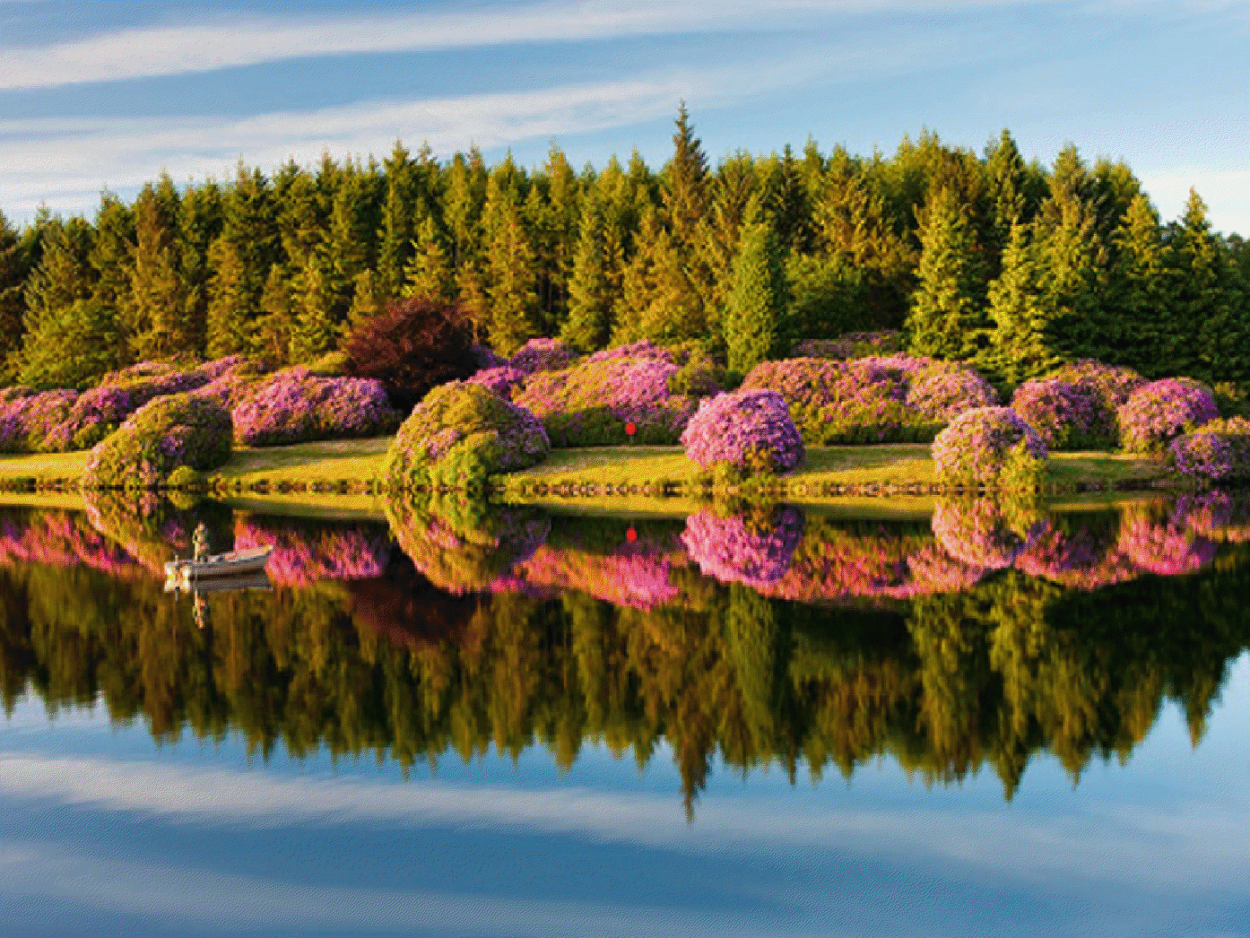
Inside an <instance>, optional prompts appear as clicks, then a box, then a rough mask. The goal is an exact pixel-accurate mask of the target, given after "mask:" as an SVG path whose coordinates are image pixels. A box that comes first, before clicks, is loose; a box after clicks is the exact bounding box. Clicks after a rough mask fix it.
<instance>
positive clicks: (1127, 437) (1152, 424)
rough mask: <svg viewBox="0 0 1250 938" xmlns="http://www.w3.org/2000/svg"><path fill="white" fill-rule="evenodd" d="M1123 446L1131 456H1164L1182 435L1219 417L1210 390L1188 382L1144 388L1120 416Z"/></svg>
mask: <svg viewBox="0 0 1250 938" xmlns="http://www.w3.org/2000/svg"><path fill="white" fill-rule="evenodd" d="M1117 416H1118V418H1119V422H1120V444H1121V446H1123V447H1124V449H1126V450H1128V451H1129V452H1131V453H1151V454H1160V453H1163V452H1164V451H1165V450H1166V449H1167V446H1168V444H1169V443H1171V442H1172V441H1173V440H1174V439H1176V438H1177V437H1178V436H1181V435H1182V434H1185V433H1189V432H1191V431H1193V430H1196V429H1197V428H1198V427H1201V426H1202V425H1203V424H1207V423H1210V422H1211V421H1212V420H1214V419H1215V418H1216V417H1218V416H1219V409H1218V408H1217V407H1216V405H1215V397H1214V396H1213V395H1212V394H1211V390H1210V389H1209V388H1208V387H1207V386H1206V385H1204V384H1201V383H1200V382H1197V381H1194V380H1191V379H1189V378H1164V379H1163V380H1162V381H1152V382H1151V383H1150V384H1143V385H1142V386H1141V387H1139V388H1138V389H1137V390H1135V391H1134V392H1133V393H1132V394H1131V395H1130V396H1129V399H1128V400H1127V401H1126V402H1125V403H1124V404H1123V406H1121V407H1120V409H1119V412H1118V415H1117Z"/></svg>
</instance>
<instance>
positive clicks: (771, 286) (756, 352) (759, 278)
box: [724, 222, 788, 375]
mask: <svg viewBox="0 0 1250 938" xmlns="http://www.w3.org/2000/svg"><path fill="white" fill-rule="evenodd" d="M785 290H786V281H785V266H784V262H783V260H782V257H781V249H780V247H779V246H778V244H777V237H776V235H775V234H774V233H773V230H772V227H771V226H770V225H768V224H767V223H765V222H755V223H752V224H750V225H748V227H747V229H746V231H745V233H744V234H743V237H742V248H741V249H740V250H739V252H738V257H737V258H736V259H735V261H734V265H733V291H732V292H731V293H730V294H729V301H728V305H727V307H726V311H725V321H724V330H725V345H726V348H727V350H728V353H729V360H728V364H729V370H730V372H732V373H733V374H736V375H745V374H746V373H747V372H748V371H750V370H751V369H752V368H754V367H755V366H756V365H758V364H759V363H760V362H762V361H764V360H765V359H767V358H770V357H776V356H777V355H778V354H779V353H780V352H781V351H782V350H783V346H784V345H786V344H788V343H787V342H786V341H785V337H784V333H785V322H784V317H785V312H786V294H785Z"/></svg>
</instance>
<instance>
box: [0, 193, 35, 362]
mask: <svg viewBox="0 0 1250 938" xmlns="http://www.w3.org/2000/svg"><path fill="white" fill-rule="evenodd" d="M29 269H30V262H29V252H28V251H27V250H26V249H25V245H24V244H23V242H22V239H20V238H18V235H17V232H16V231H15V230H14V229H13V227H12V226H11V225H10V224H9V220H8V218H6V217H5V215H4V212H3V211H0V384H7V383H8V382H9V381H11V380H12V379H13V378H14V377H15V376H16V369H17V353H18V352H19V351H20V350H21V347H22V333H23V332H24V330H25V324H24V318H25V314H26V302H25V299H24V297H23V287H24V285H25V282H26V278H27V276H28V275H29Z"/></svg>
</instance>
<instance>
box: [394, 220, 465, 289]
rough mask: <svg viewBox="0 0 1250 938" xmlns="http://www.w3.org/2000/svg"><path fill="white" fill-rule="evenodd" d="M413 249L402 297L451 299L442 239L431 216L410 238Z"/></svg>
mask: <svg viewBox="0 0 1250 938" xmlns="http://www.w3.org/2000/svg"><path fill="white" fill-rule="evenodd" d="M412 249H413V250H412V259H411V260H410V261H409V262H408V266H407V267H405V268H404V286H403V290H402V291H401V292H402V294H403V295H404V296H406V297H409V296H429V297H435V298H437V299H443V300H449V299H451V298H452V295H453V293H454V292H455V281H454V280H453V279H452V269H451V266H450V263H449V260H448V257H447V252H446V250H444V248H443V239H442V237H441V236H440V235H439V232H438V230H437V228H436V227H435V224H434V219H433V217H432V216H429V215H427V216H426V217H425V218H424V219H423V220H422V221H421V222H420V223H419V224H418V225H417V236H416V238H415V239H413V243H412Z"/></svg>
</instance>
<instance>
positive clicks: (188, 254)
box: [177, 182, 222, 355]
mask: <svg viewBox="0 0 1250 938" xmlns="http://www.w3.org/2000/svg"><path fill="white" fill-rule="evenodd" d="M178 215H179V227H178V250H177V253H178V262H179V275H180V276H181V278H182V283H183V290H184V293H183V302H184V304H185V313H184V320H185V322H186V323H187V328H188V329H189V331H190V335H191V340H190V341H191V348H190V349H189V351H192V352H194V353H195V354H197V355H202V354H204V350H205V341H206V338H207V333H208V283H209V266H208V251H209V248H210V246H211V245H212V243H213V239H215V238H216V237H217V236H218V235H219V234H220V232H221V225H222V215H221V189H220V188H218V186H217V184H216V183H214V182H208V183H206V184H204V185H202V186H188V187H187V189H186V190H185V191H184V192H183V195H182V206H181V209H180V211H179V213H178Z"/></svg>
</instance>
